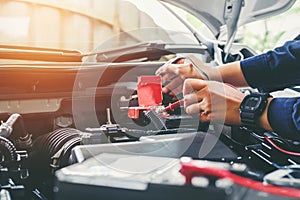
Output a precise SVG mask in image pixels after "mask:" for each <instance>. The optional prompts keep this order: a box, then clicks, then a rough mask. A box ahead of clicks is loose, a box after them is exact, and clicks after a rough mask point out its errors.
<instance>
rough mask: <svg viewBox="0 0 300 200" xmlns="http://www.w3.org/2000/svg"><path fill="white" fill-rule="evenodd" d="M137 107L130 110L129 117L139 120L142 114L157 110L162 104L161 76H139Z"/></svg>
mask: <svg viewBox="0 0 300 200" xmlns="http://www.w3.org/2000/svg"><path fill="white" fill-rule="evenodd" d="M137 96H138V104H139V106H137V107H129V108H128V117H129V118H131V119H138V118H139V116H140V112H142V111H145V110H151V109H155V108H157V107H159V106H161V104H162V79H161V77H160V76H139V77H138V82H137Z"/></svg>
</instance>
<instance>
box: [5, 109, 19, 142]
mask: <svg viewBox="0 0 300 200" xmlns="http://www.w3.org/2000/svg"><path fill="white" fill-rule="evenodd" d="M19 117H20V115H19V114H16V113H15V114H12V115H11V116H10V117H9V118H8V119H7V121H6V122H2V123H1V125H0V136H2V137H5V138H8V137H9V136H10V134H11V132H12V131H13V128H12V127H13V125H14V123H15V122H16V121H17V119H18V118H19Z"/></svg>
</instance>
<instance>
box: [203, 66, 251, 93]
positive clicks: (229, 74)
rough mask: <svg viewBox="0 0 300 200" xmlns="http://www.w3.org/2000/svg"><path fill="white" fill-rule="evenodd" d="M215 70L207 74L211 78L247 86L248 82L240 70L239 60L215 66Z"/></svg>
mask: <svg viewBox="0 0 300 200" xmlns="http://www.w3.org/2000/svg"><path fill="white" fill-rule="evenodd" d="M217 72H218V73H214V74H209V76H210V79H211V80H216V81H221V82H224V83H230V84H232V85H234V86H237V87H247V86H248V83H247V81H246V79H245V77H244V74H243V72H242V70H241V65H240V62H238V61H237V62H232V63H228V64H224V65H220V66H218V67H217Z"/></svg>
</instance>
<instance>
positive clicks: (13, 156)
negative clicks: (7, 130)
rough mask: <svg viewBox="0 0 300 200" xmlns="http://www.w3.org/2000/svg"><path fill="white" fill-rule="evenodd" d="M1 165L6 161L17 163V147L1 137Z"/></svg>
mask: <svg viewBox="0 0 300 200" xmlns="http://www.w3.org/2000/svg"><path fill="white" fill-rule="evenodd" d="M1 157H2V160H0V163H2V162H6V161H17V153H16V147H15V146H14V145H13V143H12V142H11V141H10V140H8V139H7V138H5V137H2V136H0V158H1Z"/></svg>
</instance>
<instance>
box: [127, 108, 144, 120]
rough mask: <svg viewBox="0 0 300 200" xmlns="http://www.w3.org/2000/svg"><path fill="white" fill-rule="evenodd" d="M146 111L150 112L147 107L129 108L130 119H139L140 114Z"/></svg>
mask: <svg viewBox="0 0 300 200" xmlns="http://www.w3.org/2000/svg"><path fill="white" fill-rule="evenodd" d="M144 110H149V108H146V107H129V108H128V117H129V118H131V119H138V118H139V117H140V112H141V111H144Z"/></svg>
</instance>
